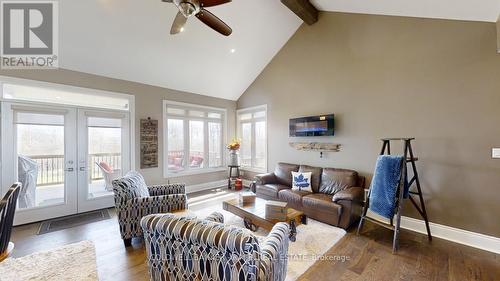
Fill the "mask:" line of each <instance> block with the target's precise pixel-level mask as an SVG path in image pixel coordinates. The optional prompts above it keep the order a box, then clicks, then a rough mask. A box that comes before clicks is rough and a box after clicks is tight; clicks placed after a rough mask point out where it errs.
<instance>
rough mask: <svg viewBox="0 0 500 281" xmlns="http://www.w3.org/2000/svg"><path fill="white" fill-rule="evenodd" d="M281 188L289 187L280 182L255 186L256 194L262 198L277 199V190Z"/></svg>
mask: <svg viewBox="0 0 500 281" xmlns="http://www.w3.org/2000/svg"><path fill="white" fill-rule="evenodd" d="M283 189H290V187H289V186H286V185H282V184H264V185H259V186H258V187H257V189H256V191H257V192H256V194H257V196H258V197H261V198H264V199H278V198H279V197H278V192H280V191H281V190H283Z"/></svg>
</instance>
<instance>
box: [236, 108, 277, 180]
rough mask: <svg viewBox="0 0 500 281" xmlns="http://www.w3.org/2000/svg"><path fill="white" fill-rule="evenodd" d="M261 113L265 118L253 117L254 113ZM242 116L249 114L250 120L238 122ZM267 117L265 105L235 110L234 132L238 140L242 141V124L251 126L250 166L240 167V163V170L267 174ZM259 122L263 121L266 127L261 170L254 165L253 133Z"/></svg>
mask: <svg viewBox="0 0 500 281" xmlns="http://www.w3.org/2000/svg"><path fill="white" fill-rule="evenodd" d="M261 111H264V112H265V116H264V117H254V116H253V114H254V113H257V112H261ZM243 114H251V115H252V116H251V118H250V119H247V120H240V116H241V115H243ZM267 116H268V112H267V104H263V105H258V106H253V107H247V108H241V109H238V110H236V126H237V128H236V132H237V136H238V138H239V139H242V124H248V123H250V124H251V132H252V135H251V148H250V152H251V160H250V161H251V165H250V166H244V165H242V164H243V163H241V169H242V170H245V171H250V172H255V173H265V172H267V162H268V158H269V155H268V141H269V132H268V131H269V130H268V127H269V126H268V121H267V119H268V118H267ZM261 121H264V122H265V125H266V128H265V132H266V139H265V147H264V151H265V153H264V154H265V157H264V167H263V168H261V167H256V165H255V162H256V158H257V157H256V149H255V148H256V135H257V134H256V133H255V124H256V123H257V122H261Z"/></svg>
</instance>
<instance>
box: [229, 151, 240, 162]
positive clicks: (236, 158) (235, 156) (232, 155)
mask: <svg viewBox="0 0 500 281" xmlns="http://www.w3.org/2000/svg"><path fill="white" fill-rule="evenodd" d="M239 165H240V152H239V151H238V150H229V162H228V166H239Z"/></svg>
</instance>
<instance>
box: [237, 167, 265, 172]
mask: <svg viewBox="0 0 500 281" xmlns="http://www.w3.org/2000/svg"><path fill="white" fill-rule="evenodd" d="M241 170H242V171H247V172H251V173H258V174H265V173H267V170H266V169H259V168H252V167H241Z"/></svg>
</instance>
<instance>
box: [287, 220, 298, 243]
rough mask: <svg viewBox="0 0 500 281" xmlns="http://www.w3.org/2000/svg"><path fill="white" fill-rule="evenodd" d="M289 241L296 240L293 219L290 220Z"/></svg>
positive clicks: (295, 228)
mask: <svg viewBox="0 0 500 281" xmlns="http://www.w3.org/2000/svg"><path fill="white" fill-rule="evenodd" d="M289 238H290V241H292V242H295V241H296V240H297V227H296V226H295V220H291V221H290V236H289Z"/></svg>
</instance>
